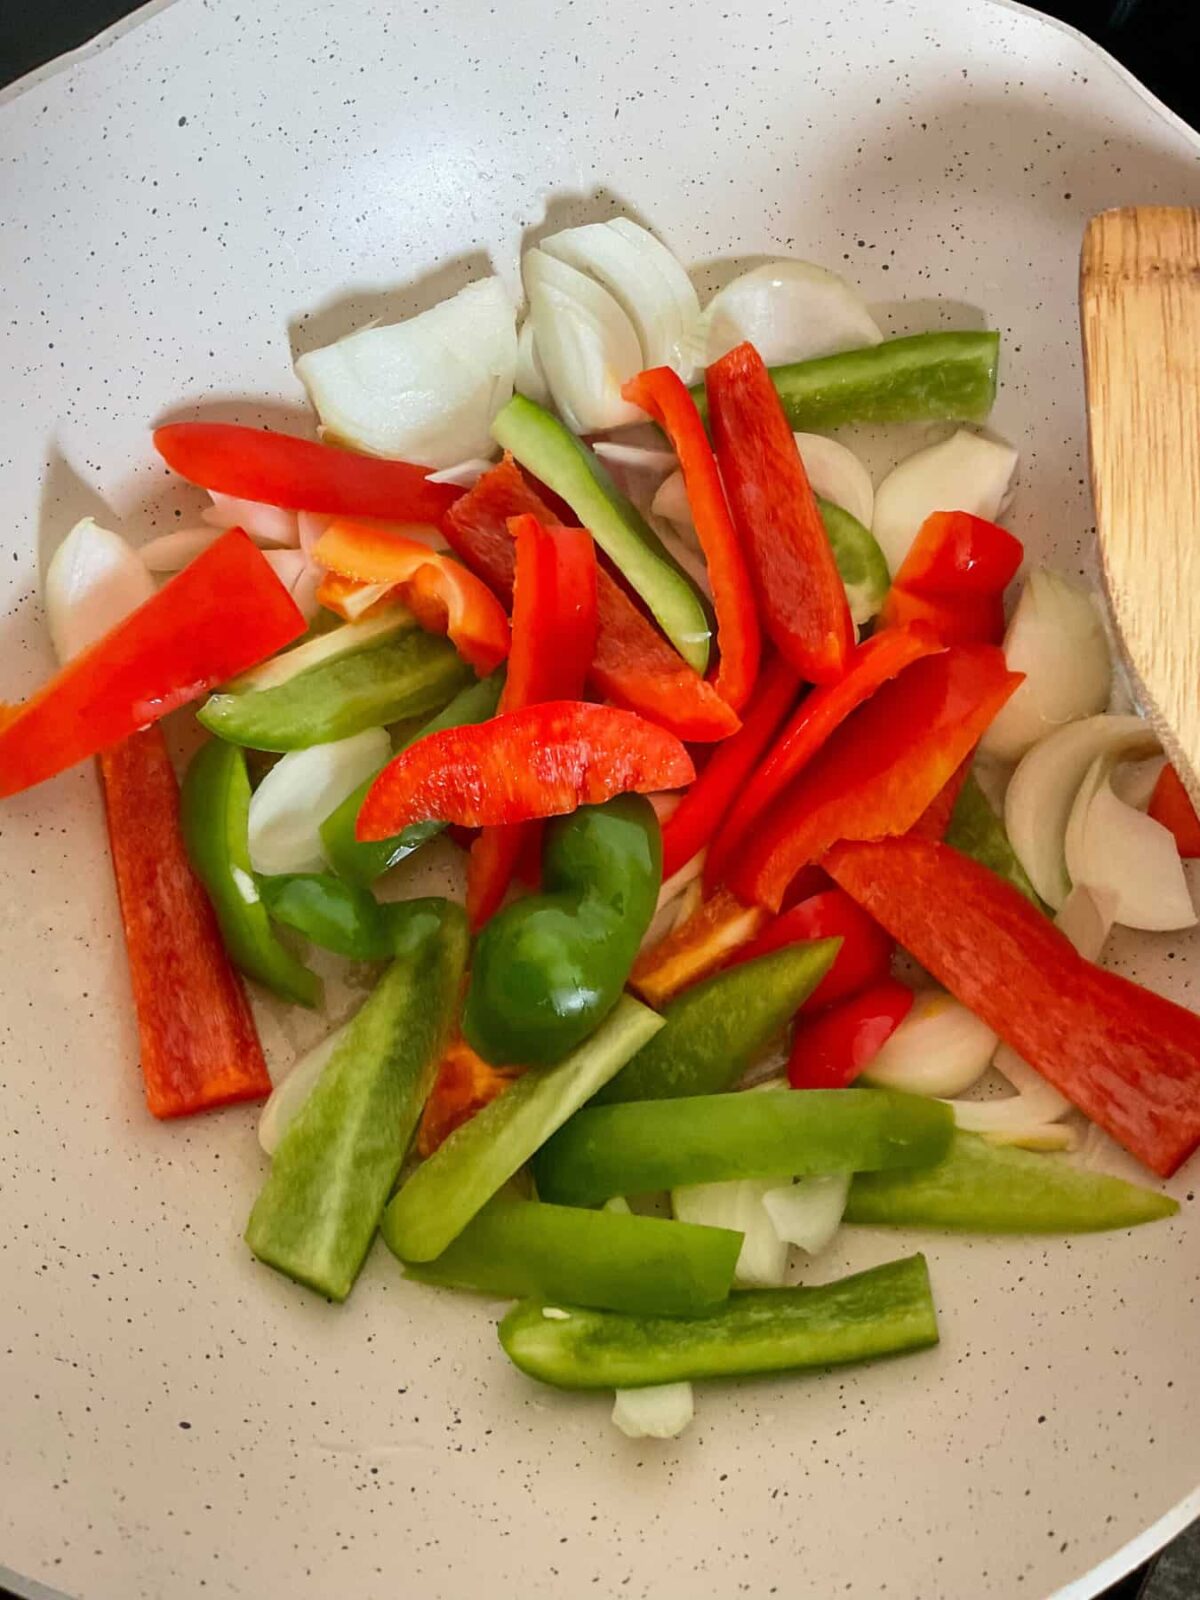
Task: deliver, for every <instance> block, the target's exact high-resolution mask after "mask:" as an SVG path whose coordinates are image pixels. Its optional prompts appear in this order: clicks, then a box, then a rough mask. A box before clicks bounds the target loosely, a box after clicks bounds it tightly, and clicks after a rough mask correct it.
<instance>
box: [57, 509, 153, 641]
mask: <svg viewBox="0 0 1200 1600" xmlns="http://www.w3.org/2000/svg"><path fill="white" fill-rule="evenodd" d="M153 593H154V580H153V579H152V578H151V576H150V574H149V572H148V571H147V570H146V567H145V566H144V565H143V563H142V560H141V558H140V556H139V555H138V553H137V551H136V550H134V549H133V548H132V547H131V546H130V545H128V544H126V543H125V540H124V539H122V538H121V536H120V534H119V533H112V532H111V531H110V530H109V529H108V528H102V527H101V526H100V524H99V523H98V522H96V521H95V520H94V519H93V518H92V517H84V518H83V519H82V521H80V522H77V523H76V524H75V526H74V527H73V528H72V529H71V531H70V533H68V534H67V536H66V538H65V539H64V540H63V542H62V543H61V544H60V545H59V547H58V549H57V550H56V551H55V552H54V554H53V556H52V557H51V558H50V564H49V566H48V567H47V568H46V580H45V586H44V597H45V605H46V622H47V624H48V625H49V628H50V638H51V640H52V642H53V644H54V652H55V654H56V655H57V656H58V659H59V660H60V661H69V660H70V659H71V657H72V656H77V655H78V654H79V652H80V651H81V650H86V649H87V647H88V646H89V645H91V644H95V642H96V640H97V639H101V638H103V637H104V635H105V634H106V633H108V632H109V630H110V629H111V628H115V627H116V625H117V623H118V622H123V621H124V620H125V618H126V617H127V616H128V615H129V613H130V612H131V611H136V610H137V608H138V606H140V605H141V604H142V602H143V601H145V600H149V598H150V596H151V595H152V594H153Z"/></svg>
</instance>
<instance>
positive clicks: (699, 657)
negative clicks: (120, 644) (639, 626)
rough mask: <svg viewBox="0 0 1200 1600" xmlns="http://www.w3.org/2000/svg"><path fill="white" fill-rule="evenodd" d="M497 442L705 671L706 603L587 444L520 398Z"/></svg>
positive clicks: (496, 432) (502, 420) (496, 427)
mask: <svg viewBox="0 0 1200 1600" xmlns="http://www.w3.org/2000/svg"><path fill="white" fill-rule="evenodd" d="M492 437H493V438H494V439H495V440H496V441H497V443H499V444H500V445H502V446H503V448H504V449H505V450H509V451H511V452H512V454H513V455H514V456H515V457H516V459H517V460H518V461H519V462H520V464H521V465H522V466H523V467H525V468H527V470H528V471H529V472H531V473H532V474H533V476H534V477H535V478H537V479H539V480H540V481H541V482H542V483H544V484H545V485H546V487H547V488H549V489H552V490H553V491H554V493H555V494H556V495H558V496H559V498H560V499H562V500H565V501H566V502H567V504H568V505H569V506H570V508H571V510H572V511H573V512H574V513H575V515H576V516H577V517H578V518H579V520H580V522H581V523H582V524H583V526H584V527H585V528H587V529H588V531H589V532H590V533H591V535H592V537H593V538H594V539H595V541H596V543H597V544H598V545H599V546H600V548H601V549H602V550H603V551H604V553H605V555H607V556H608V557H609V559H610V560H611V561H613V562H614V563H615V564H616V566H618V567H619V568H620V570H621V571H622V573H624V575H625V577H626V578H627V579H628V581H629V583H630V585H631V587H632V588H633V589H634V590H636V592H637V593H638V594H639V595H640V596H641V597H642V599H643V600H644V601H645V603H646V606H647V607H648V609H649V611H650V613H651V615H652V616H653V617H654V619H655V621H656V622H657V623H658V624H659V626H660V627H661V628H662V630H663V632H664V633H665V634H666V636H667V638H668V639H670V641H671V643H672V644H673V645H674V646H675V648H676V649H677V650H678V651H679V654H680V655H681V656H682V657H683V659H684V660H685V661H686V662H687V663H688V664H689V666H691V667H694V668H695V670H696V671H697V672H700V673H703V672H704V670H705V668H706V667H707V666H708V649H709V640H710V638H711V634H712V630H711V626H710V624H709V619H708V614H707V612H706V610H705V607H704V603H703V601H702V600H701V598H700V596H699V595H698V594H697V592H696V590H695V589H694V588H693V587H692V585H691V582H690V581H689V579H688V578H687V577H686V576H685V575H684V573H683V572H682V571H681V570H680V569H679V568H678V567H677V566H676V565H675V563H674V562H673V561H672V560H671V558H670V556H669V555H668V554H667V552H666V550H665V549H664V548H663V546H662V543H661V541H660V540H659V538H658V536H657V535H656V534H655V533H654V531H653V529H652V528H651V527H650V526H649V524H648V523H647V522H646V519H645V518H644V517H643V516H642V514H641V513H640V512H639V511H638V510H637V508H636V507H635V506H634V504H633V502H632V501H630V500H628V499H627V498H626V497H625V496H624V495H623V494H622V493H621V491H620V490H619V489H618V488H617V486H616V484H615V483H614V482H613V481H612V479H611V478H610V477H609V475H608V472H607V471H606V470H605V468H604V466H603V465H602V463H601V462H600V461H599V460H598V458H597V457H596V456H595V455H594V454H593V453H592V451H591V450H589V449H588V447H587V445H586V444H584V443H583V441H582V440H581V439H577V438H576V437H575V435H574V434H573V433H572V432H571V431H570V429H568V428H566V427H565V426H564V425H563V424H562V423H561V422H560V421H559V420H558V418H557V417H555V416H552V415H551V414H550V412H549V411H546V410H543V408H542V407H541V406H539V405H537V404H535V403H534V401H532V400H527V399H526V398H525V396H524V395H519V394H518V395H514V396H513V398H512V399H511V400H510V401H509V403H508V404H507V405H506V406H505V407H504V409H503V410H502V411H501V412H500V413H499V415H498V416H497V417H496V420H495V421H494V422H493V423H492Z"/></svg>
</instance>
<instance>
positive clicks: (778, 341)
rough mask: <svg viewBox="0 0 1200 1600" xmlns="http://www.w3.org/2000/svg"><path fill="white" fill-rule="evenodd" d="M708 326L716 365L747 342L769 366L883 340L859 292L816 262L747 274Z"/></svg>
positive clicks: (710, 310)
mask: <svg viewBox="0 0 1200 1600" xmlns="http://www.w3.org/2000/svg"><path fill="white" fill-rule="evenodd" d="M703 324H704V344H705V360H706V362H707V364H708V365H710V366H711V365H712V363H713V362H714V361H716V360H718V359H719V358H720V357H721V356H723V355H725V354H726V352H727V351H730V350H732V349H733V347H734V346H735V345H738V344H741V343H742V341H743V340H749V342H750V343H751V344H752V345H754V347H755V348H756V349H757V351H758V353H759V355H760V356H762V358H763V360H764V361H765V362H766V364H767V366H769V367H775V366H781V365H783V364H784V363H785V362H789V361H811V360H813V359H814V358H816V357H818V356H832V355H837V354H838V352H839V351H842V350H859V349H862V348H863V346H865V345H873V344H880V343H881V342H882V340H883V334H882V333H881V332H880V331H879V328H878V326H877V325H876V323H875V321H874V319H873V317H872V316H871V313H870V312H869V311H868V310H867V306H866V302H865V301H864V300H863V298H862V296H861V295H860V294H859V293H858V291H857V290H856V289H852V288H851V287H850V285H849V284H848V283H847V282H846V281H845V280H844V279H843V278H839V277H838V276H837V274H836V273H833V272H828V271H826V269H825V268H824V267H818V266H816V265H814V263H813V262H811V261H768V262H766V263H765V264H764V265H763V266H761V267H754V268H752V269H751V270H750V271H749V272H744V273H742V275H741V277H739V278H735V279H734V280H733V282H732V283H727V284H726V285H725V287H724V288H723V289H721V290H719V291H718V293H717V294H715V295H714V296H713V298H712V300H711V301H710V302H709V304H708V306H707V307H706V308H705V311H704V318H703ZM846 509H847V510H849V509H850V507H847V508H846Z"/></svg>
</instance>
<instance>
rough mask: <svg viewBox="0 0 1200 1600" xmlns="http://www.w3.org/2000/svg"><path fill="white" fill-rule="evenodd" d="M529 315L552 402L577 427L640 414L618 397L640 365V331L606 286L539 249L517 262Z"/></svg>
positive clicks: (595, 429) (596, 427) (594, 427)
mask: <svg viewBox="0 0 1200 1600" xmlns="http://www.w3.org/2000/svg"><path fill="white" fill-rule="evenodd" d="M522 271H523V272H524V275H525V291H526V293H527V294H528V296H529V319H530V321H531V322H532V324H533V336H534V338H535V339H536V341H537V353H538V357H539V359H540V361H541V363H542V371H543V372H544V373H545V374H546V382H547V383H548V384H549V387H550V393H551V395H552V396H553V399H554V404H555V405H556V406H557V407H558V410H559V412H560V414H561V415H562V419H563V421H564V422H565V423H566V424H567V426H568V427H569V428H570V429H571V430H572V431H573V432H575V433H602V432H604V431H605V430H606V429H608V428H620V427H623V426H624V425H625V424H626V423H630V422H641V421H643V420H644V414H643V413H642V412H641V411H640V410H639V409H638V408H637V407H636V406H631V405H630V404H629V402H628V400H623V399H622V398H621V385H622V384H623V383H624V382H625V381H626V380H627V379H629V378H632V377H633V376H634V375H635V373H637V372H639V371H640V370H641V365H642V348H641V345H640V344H639V342H638V336H637V331H636V329H635V328H634V326H633V323H632V322H630V320H629V318H628V317H627V316H626V314H625V312H624V311H623V310H622V309H621V307H620V306H619V305H618V304H617V302H616V300H614V299H613V297H612V295H611V294H609V292H608V290H607V289H603V288H601V286H600V285H599V284H598V283H594V282H593V281H592V279H591V278H589V277H588V276H587V275H586V274H585V273H582V272H579V271H577V270H576V269H575V268H574V267H571V266H568V265H567V263H566V262H565V261H559V260H558V259H557V257H555V256H550V255H547V254H546V252H545V251H544V250H527V251H526V252H525V258H524V261H523V262H522Z"/></svg>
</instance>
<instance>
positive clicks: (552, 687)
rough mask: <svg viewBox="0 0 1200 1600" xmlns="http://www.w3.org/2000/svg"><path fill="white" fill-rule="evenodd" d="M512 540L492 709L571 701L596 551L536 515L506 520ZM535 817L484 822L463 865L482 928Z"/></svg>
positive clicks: (584, 641) (591, 642) (592, 610)
mask: <svg viewBox="0 0 1200 1600" xmlns="http://www.w3.org/2000/svg"><path fill="white" fill-rule="evenodd" d="M509 530H510V534H511V537H512V539H513V541H514V543H515V546H516V552H517V570H516V581H515V584H514V588H513V611H512V650H511V651H510V653H509V658H508V671H507V674H506V676H505V680H504V688H503V689H502V690H501V692H500V704H499V707H498V711H500V712H505V711H518V710H520V709H521V707H522V706H529V705H536V704H537V703H538V702H539V701H541V700H575V699H578V698H579V696H580V695H581V694H582V693H583V684H584V679H585V678H586V677H587V671H588V667H589V666H590V664H591V660H592V655H593V652H594V650H595V643H596V554H595V550H594V549H593V547H592V539H591V535H590V534H589V533H587V532H586V530H585V529H583V528H563V527H553V528H551V527H547V526H545V524H543V523H541V522H539V521H538V519H537V518H536V517H534V516H530V515H524V516H520V517H514V518H513V519H512V520H511V522H510V523H509ZM539 833H540V829H539V826H538V824H537V823H536V822H525V823H515V824H512V825H511V826H509V827H502V828H485V829H484V830H483V832H482V833H481V834H480V836H479V838H478V839H476V841H475V843H474V844H473V845H472V846H471V855H470V860H469V862H468V865H467V915H468V916H469V917H470V919H471V926H472V927H473V928H481V927H482V926H483V924H484V923H485V922H486V921H487V920H488V918H489V917H490V916H491V915H492V914H493V913H494V912H495V911H496V910H497V909H498V907H499V905H500V902H501V901H502V900H503V899H504V896H505V894H506V893H507V891H508V886H509V884H510V883H511V882H512V879H513V874H514V873H515V871H516V869H517V865H518V862H519V861H520V860H521V859H522V856H523V855H524V854H525V853H526V852H530V853H532V852H534V851H535V850H536V849H537V838H538V835H539Z"/></svg>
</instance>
